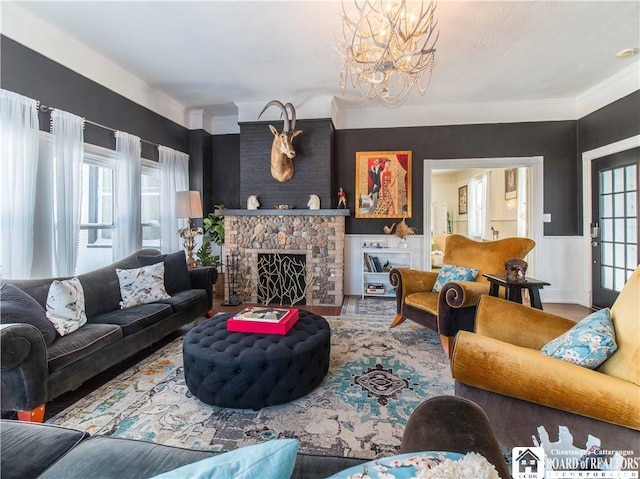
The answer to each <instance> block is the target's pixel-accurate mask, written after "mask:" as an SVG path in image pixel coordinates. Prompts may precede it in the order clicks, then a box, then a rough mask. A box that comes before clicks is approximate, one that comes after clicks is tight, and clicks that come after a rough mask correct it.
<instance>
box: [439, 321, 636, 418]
mask: <svg viewBox="0 0 640 479" xmlns="http://www.w3.org/2000/svg"><path fill="white" fill-rule="evenodd" d="M451 372H452V375H453V377H454V378H455V379H456V380H458V381H459V382H461V383H464V384H467V385H469V386H473V387H477V388H480V389H484V390H486V391H491V392H495V393H498V394H503V395H505V396H509V397H514V398H518V399H522V400H524V401H529V402H533V403H536V404H541V405H543V406H548V407H552V408H555V409H560V410H563V411H569V412H572V413H575V414H579V415H582V416H587V417H591V418H594V419H598V420H601V421H606V422H609V423H612V424H618V425H620V426H624V427H628V428H632V429H637V430H640V401H638V398H639V397H640V386H638V385H636V384H633V383H632V382H629V381H625V380H624V379H619V378H616V377H613V376H608V375H606V374H603V373H601V372H598V371H593V370H590V369H587V368H583V367H581V366H577V365H575V364H571V363H568V362H566V361H562V360H560V359H555V358H551V357H549V356H545V355H543V354H542V353H541V352H540V351H538V350H536V349H530V348H527V347H521V346H515V345H513V344H509V343H507V342H503V341H500V340H497V339H494V338H490V337H486V336H483V335H481V334H476V333H470V332H468V331H460V332H459V333H458V335H457V336H456V341H455V345H454V349H453V354H452V357H451Z"/></svg>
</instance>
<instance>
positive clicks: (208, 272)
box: [189, 266, 218, 308]
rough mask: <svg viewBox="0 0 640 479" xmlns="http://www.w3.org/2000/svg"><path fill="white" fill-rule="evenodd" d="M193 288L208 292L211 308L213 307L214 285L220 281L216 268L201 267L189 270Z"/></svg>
mask: <svg viewBox="0 0 640 479" xmlns="http://www.w3.org/2000/svg"><path fill="white" fill-rule="evenodd" d="M189 278H190V279H191V287H192V288H194V289H204V290H205V291H206V292H207V300H208V304H209V307H210V308H211V307H212V305H213V285H214V284H216V281H217V280H218V270H217V268H216V267H215V266H201V267H198V268H190V269H189Z"/></svg>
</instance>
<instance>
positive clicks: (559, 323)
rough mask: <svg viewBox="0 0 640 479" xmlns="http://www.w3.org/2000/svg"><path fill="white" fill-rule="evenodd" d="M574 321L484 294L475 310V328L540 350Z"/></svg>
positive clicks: (498, 337) (493, 336) (499, 338)
mask: <svg viewBox="0 0 640 479" xmlns="http://www.w3.org/2000/svg"><path fill="white" fill-rule="evenodd" d="M575 324H576V323H575V322H574V321H572V320H570V319H567V318H563V317H562V316H558V315H555V314H551V313H546V312H544V311H542V310H539V309H535V308H530V307H528V306H524V305H522V304H519V303H515V302H513V301H507V300H504V299H500V298H495V297H493V296H488V295H484V296H482V297H481V298H480V301H479V303H478V309H477V311H476V332H477V333H478V334H481V335H483V336H488V337H490V338H494V339H498V340H500V341H505V342H507V343H510V344H514V345H516V346H522V347H525V348H531V349H535V350H538V351H539V350H540V349H542V347H543V346H544V345H545V344H547V343H548V342H549V341H551V340H552V339H554V338H557V337H558V336H560V335H561V334H563V333H564V332H566V331H568V330H569V329H571V328H572V327H573V326H575Z"/></svg>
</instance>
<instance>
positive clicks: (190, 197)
mask: <svg viewBox="0 0 640 479" xmlns="http://www.w3.org/2000/svg"><path fill="white" fill-rule="evenodd" d="M202 216H203V214H202V202H201V201H200V192H199V191H177V192H176V217H177V218H187V220H188V226H187V227H186V228H180V229H179V230H178V234H179V235H180V237H181V238H182V241H183V244H184V249H185V250H186V251H187V265H188V266H189V268H195V267H196V266H197V263H196V260H195V259H194V258H193V248H194V246H195V245H196V236H198V235H201V234H202V228H194V227H193V218H202Z"/></svg>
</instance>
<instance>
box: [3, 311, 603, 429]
mask: <svg viewBox="0 0 640 479" xmlns="http://www.w3.org/2000/svg"><path fill="white" fill-rule="evenodd" d="M221 302H222V300H219V299H218V300H216V301H214V307H213V311H214V313H219V312H232V311H237V310H239V309H242V308H246V307H248V306H257V305H253V304H242V305H240V306H222V305H221ZM543 307H544V310H545V311H548V312H551V313H554V314H558V315H561V316H564V317H567V318H570V319H573V320H575V321H578V320H580V319H582V318H584V317H585V316H587V315H588V314H589V313H591V310H590V309H589V308H585V307H584V306H580V305H577V304H560V303H544V305H543ZM302 308H303V309H307V310H309V311H311V312H313V313H316V314H319V315H322V316H339V315H340V311H341V309H342V307H341V306H302ZM206 320H207V318H205V317H202V318H199V319H197V320H195V321H193V322H191V323H189V324H186V325H185V326H183V327H182V328H180V329H179V330H178V331H176V332H175V333H172V334H171V335H169V336H167V337H166V338H164V339H163V340H161V341H159V342H158V343H156V344H154V345H153V346H150V347H148V348H146V349H144V350H143V351H140V352H139V353H137V354H135V355H134V356H132V357H130V358H128V359H126V360H124V361H123V362H122V363H120V364H118V365H116V366H114V367H112V368H110V369H109V370H107V371H105V372H103V373H101V374H99V375H97V376H96V377H94V378H92V379H90V380H88V381H87V382H85V383H84V384H83V385H82V386H80V387H79V388H78V389H76V390H75V391H70V392H68V393H66V394H63V395H62V396H60V397H58V398H56V399H54V400H53V401H50V402H49V403H47V407H46V409H45V420H47V419H50V418H51V417H53V416H55V415H56V414H58V413H60V412H62V411H63V410H65V409H66V408H68V407H69V406H71V405H72V404H74V403H75V402H76V401H78V400H80V399H82V398H83V397H85V396H86V395H88V394H89V393H91V392H92V391H94V390H96V389H97V388H99V387H100V386H102V385H103V384H105V383H107V382H109V381H111V380H112V379H113V378H115V377H116V376H118V375H119V374H121V373H123V372H124V371H126V370H127V369H129V368H130V367H131V366H133V365H135V364H136V363H138V362H140V361H142V360H143V359H145V358H146V357H147V356H149V355H151V354H153V353H154V352H156V351H157V350H158V349H160V348H162V347H164V346H165V345H167V344H168V343H170V342H171V341H173V340H174V339H176V338H179V337H180V336H182V335H184V334H186V332H187V331H189V329H191V328H192V327H194V326H195V325H196V324H199V323H201V322H203V321H206ZM3 417H9V418H13V417H14V415H12V414H11V413H7V414H3Z"/></svg>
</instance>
